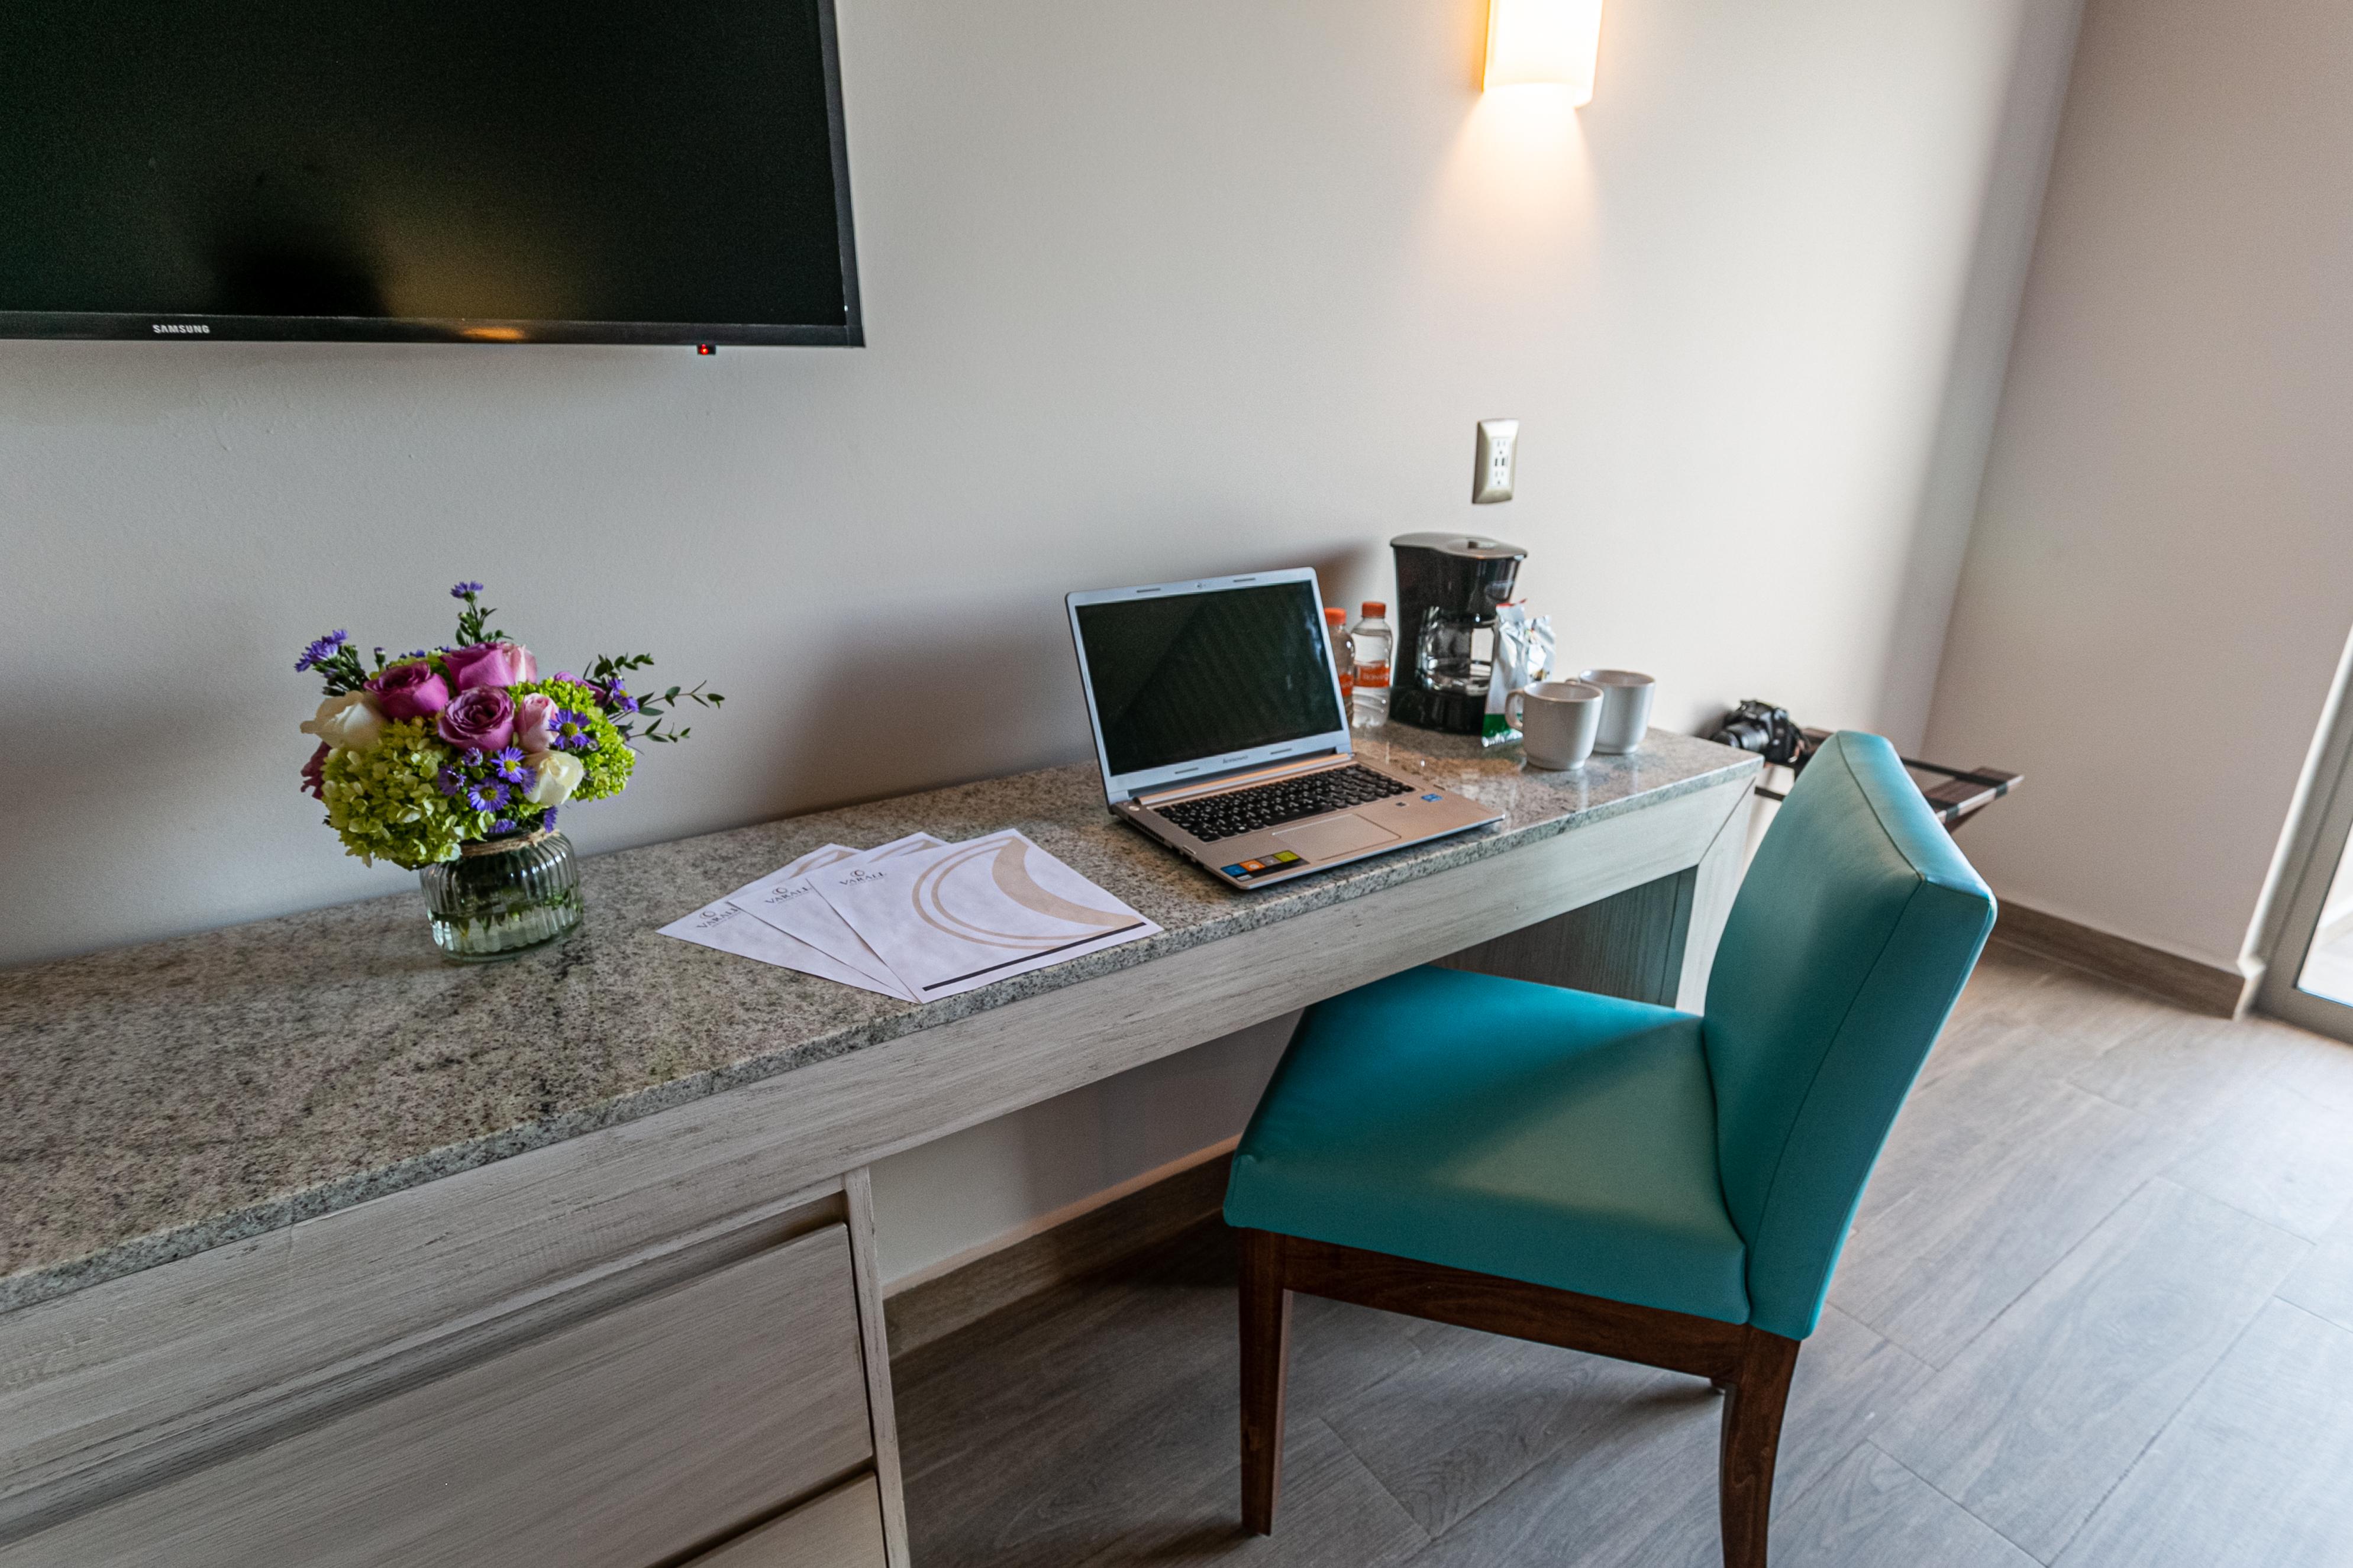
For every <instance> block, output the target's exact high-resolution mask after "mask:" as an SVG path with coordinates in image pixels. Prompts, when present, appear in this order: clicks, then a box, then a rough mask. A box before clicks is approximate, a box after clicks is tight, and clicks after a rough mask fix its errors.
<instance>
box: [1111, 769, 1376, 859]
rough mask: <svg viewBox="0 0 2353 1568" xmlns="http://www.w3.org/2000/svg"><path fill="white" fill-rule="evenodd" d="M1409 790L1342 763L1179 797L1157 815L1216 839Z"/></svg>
mask: <svg viewBox="0 0 2353 1568" xmlns="http://www.w3.org/2000/svg"><path fill="white" fill-rule="evenodd" d="M1412 790H1413V786H1412V785H1411V784H1399V783H1398V782H1397V780H1395V779H1393V778H1390V777H1388V775H1386V774H1383V773H1375V772H1373V770H1372V769H1370V768H1366V767H1358V766H1356V765H1354V764H1351V765H1350V766H1348V767H1345V768H1326V769H1324V771H1323V772H1321V773H1302V774H1301V775H1300V776H1299V777H1297V778H1295V779H1281V780H1278V781H1276V782H1275V783H1273V784H1255V785H1253V786H1251V787H1250V788H1249V789H1238V790H1234V791H1232V792H1230V793H1229V794H1226V795H1200V796H1198V797H1197V798H1195V799H1192V800H1180V801H1178V802H1176V804H1175V805H1164V806H1161V807H1159V808H1158V810H1159V813H1160V815H1161V816H1165V817H1166V818H1167V819H1168V820H1169V821H1171V822H1173V823H1175V824H1176V826H1179V827H1181V828H1183V829H1184V830H1185V831H1186V832H1187V833H1189V834H1191V835H1192V836H1193V837H1196V838H1199V839H1203V840H1205V841H1207V842H1208V843H1211V844H1214V843H1216V842H1217V841H1218V840H1219V839H1220V838H1233V837H1239V836H1240V835H1241V834H1245V833H1256V832H1259V831H1260V830H1261V829H1263V828H1269V827H1280V826H1282V825H1283V824H1284V823H1286V822H1297V821H1298V820H1299V819H1300V818H1301V817H1303V816H1322V815H1324V813H1325V812H1327V811H1345V810H1346V809H1347V808H1348V807H1349V806H1352V805H1366V803H1367V802H1370V801H1376V800H1387V799H1388V797H1389V796H1391V795H1408V794H1410V793H1411V792H1412Z"/></svg>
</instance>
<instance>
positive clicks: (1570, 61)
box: [1484, 0, 1601, 109]
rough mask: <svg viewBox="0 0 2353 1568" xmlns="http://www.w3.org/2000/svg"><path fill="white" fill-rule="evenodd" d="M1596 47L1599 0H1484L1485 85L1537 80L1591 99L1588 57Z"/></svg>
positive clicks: (1575, 100) (1583, 101)
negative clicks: (1485, 16)
mask: <svg viewBox="0 0 2353 1568" xmlns="http://www.w3.org/2000/svg"><path fill="white" fill-rule="evenodd" d="M1600 51H1601V0H1487V77H1486V81H1485V83H1484V85H1485V86H1486V87H1488V88H1490V89H1493V88H1498V87H1517V86H1520V85H1522V84H1524V83H1532V82H1540V83H1545V84H1547V85H1550V86H1555V87H1566V88H1567V89H1568V90H1569V102H1570V104H1571V105H1572V106H1574V107H1576V108H1579V109H1582V108H1583V107H1584V106H1585V105H1587V104H1588V103H1591V102H1592V101H1593V61H1594V57H1595V56H1596V55H1598V54H1599V53H1600Z"/></svg>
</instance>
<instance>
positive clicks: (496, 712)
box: [439, 686, 515, 752]
mask: <svg viewBox="0 0 2353 1568" xmlns="http://www.w3.org/2000/svg"><path fill="white" fill-rule="evenodd" d="M514 727H515V710H514V699H513V698H512V697H509V696H508V695H507V694H506V693H505V692H504V691H502V690H501V689H499V688H497V687H495V686H477V687H475V688H474V689H472V690H470V691H460V692H459V693H458V695H457V696H455V697H453V698H451V699H450V700H449V706H448V707H447V708H444V709H443V710H441V721H440V725H439V728H440V731H441V738H442V739H443V740H445V741H447V742H449V743H450V744H451V745H453V746H459V747H464V748H468V749H470V750H476V751H481V752H498V751H503V750H505V749H506V745H507V742H510V741H512V740H513V739H514Z"/></svg>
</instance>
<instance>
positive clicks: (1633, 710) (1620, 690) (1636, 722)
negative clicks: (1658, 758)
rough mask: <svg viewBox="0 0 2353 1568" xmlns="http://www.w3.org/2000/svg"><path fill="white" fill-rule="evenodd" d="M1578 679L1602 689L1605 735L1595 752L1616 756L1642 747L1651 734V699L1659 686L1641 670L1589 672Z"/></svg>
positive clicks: (1595, 742) (1597, 738)
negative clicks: (1647, 736) (1643, 738)
mask: <svg viewBox="0 0 2353 1568" xmlns="http://www.w3.org/2000/svg"><path fill="white" fill-rule="evenodd" d="M1577 679H1578V680H1580V681H1582V682H1584V683H1585V684H1586V685H1588V686H1598V687H1599V688H1601V732H1600V733H1599V734H1598V735H1596V736H1595V737H1594V738H1593V749H1594V750H1595V751H1597V752H1609V753H1610V754H1612V755H1615V754H1617V753H1619V752H1630V751H1633V750H1635V749H1636V748H1638V747H1639V746H1641V743H1642V737H1643V736H1644V735H1647V734H1649V733H1650V732H1651V698H1652V697H1653V696H1655V695H1656V694H1657V692H1658V689H1659V683H1658V682H1657V681H1655V680H1652V679H1651V678H1650V677H1649V676H1647V675H1644V674H1643V673H1642V672H1641V670H1639V669H1588V670H1587V671H1586V672H1585V673H1584V674H1583V675H1580V676H1578V677H1577Z"/></svg>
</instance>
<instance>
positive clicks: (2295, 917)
mask: <svg viewBox="0 0 2353 1568" xmlns="http://www.w3.org/2000/svg"><path fill="white" fill-rule="evenodd" d="M2348 678H2353V642H2348V647H2347V654H2346V657H2345V658H2344V659H2343V660H2342V661H2341V662H2340V663H2339V665H2338V667H2337V679H2336V682H2335V684H2334V685H2333V686H2332V688H2331V689H2330V691H2329V694H2328V706H2327V711H2326V712H2325V713H2324V714H2323V716H2322V720H2321V722H2322V725H2323V732H2324V734H2325V736H2326V739H2325V740H2324V742H2323V743H2322V745H2321V748H2320V754H2319V755H2318V756H2317V757H2316V758H2315V759H2314V766H2313V772H2312V778H2311V783H2310V784H2309V786H2308V787H2307V789H2306V792H2305V796H2304V800H2303V801H2302V803H2301V805H2300V808H2299V809H2298V810H2297V812H2296V814H2295V824H2294V826H2293V827H2292V828H2291V829H2290V831H2289V835H2288V842H2287V846H2286V852H2285V854H2284V857H2283V859H2282V861H2281V868H2280V876H2279V880H2278V884H2277V886H2276V888H2275V889H2274V892H2273V899H2274V907H2273V909H2272V910H2269V911H2267V918H2266V919H2265V921H2264V924H2265V926H2266V927H2267V931H2266V933H2265V939H2264V942H2263V956H2264V960H2265V962H2264V964H2263V983H2262V984H2261V985H2260V986H2259V987H2258V988H2257V990H2256V994H2255V1005H2256V1007H2257V1009H2258V1010H2260V1011H2262V1012H2265V1013H2269V1014H2271V1015H2272V1016H2274V1017H2276V1018H2284V1019H2285V1020H2287V1021H2288V1022H2289V1023H2291V1024H2294V1025H2296V1026H2299V1027H2301V1028H2306V1029H2310V1030H2311V1031H2313V1032H2314V1033H2315V1034H2319V1035H2327V1036H2330V1037H2334V1038H2336V1039H2339V1040H2345V1041H2348V1042H2353V1004H2348V1003H2344V1002H2335V1001H2331V1000H2330V999H2329V998H2327V997H2326V996H2316V995H2314V994H2312V993H2311V992H2309V991H2306V990H2303V989H2301V988H2300V987H2298V985H2297V984H2296V981H2297V979H2298V978H2299V977H2300V976H2301V975H2302V974H2303V973H2304V965H2305V962H2306V959H2307V958H2309V957H2310V956H2311V952H2312V939H2313V938H2314V937H2316V936H2317V935H2318V934H2319V933H2320V917H2321V913H2322V910H2323V906H2324V905H2325V904H2326V903H2327V900H2328V889H2329V886H2330V884H2331V883H2333V882H2335V881H2336V879H2337V866H2338V864H2339V862H2341V861H2342V860H2343V859H2344V858H2345V850H2346V845H2347V843H2348V840H2353V701H2348V700H2347V699H2348V692H2347V687H2348Z"/></svg>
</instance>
